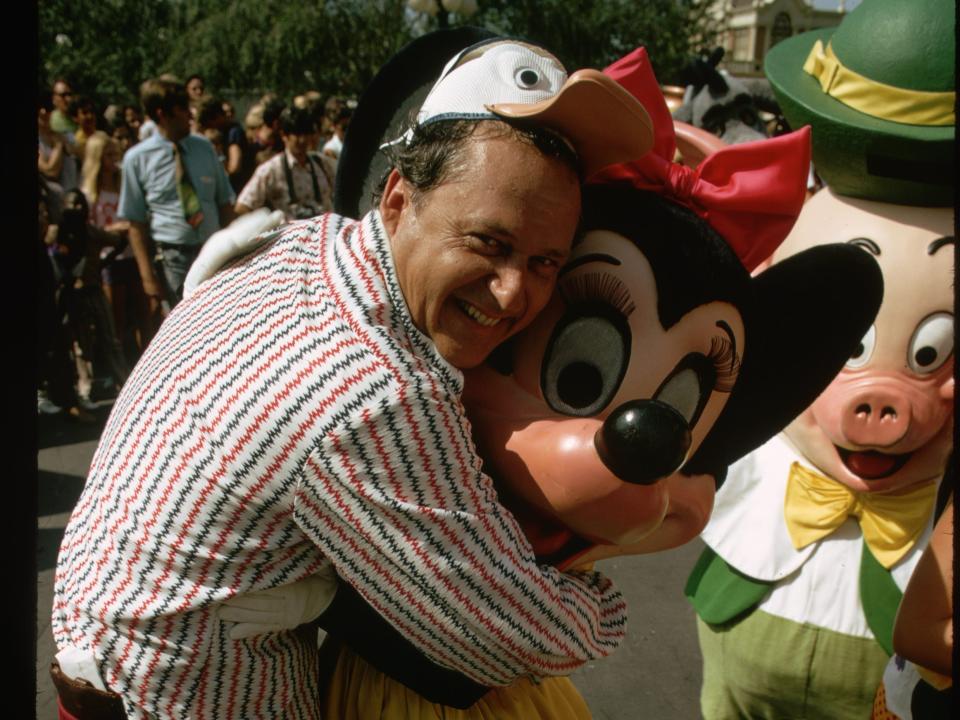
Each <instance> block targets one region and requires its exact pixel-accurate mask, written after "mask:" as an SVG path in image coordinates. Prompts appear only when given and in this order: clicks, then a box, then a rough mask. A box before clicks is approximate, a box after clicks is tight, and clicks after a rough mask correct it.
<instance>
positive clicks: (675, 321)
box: [201, 49, 881, 718]
mask: <svg viewBox="0 0 960 720" xmlns="http://www.w3.org/2000/svg"><path fill="white" fill-rule="evenodd" d="M399 57H400V59H399V60H398V59H396V58H395V59H394V61H393V65H392V70H391V69H390V67H389V66H388V68H385V71H384V72H385V73H388V75H389V77H390V78H391V80H392V81H393V82H396V81H397V79H398V78H399V77H402V75H403V73H397V72H396V67H397V65H398V64H400V63H402V61H403V58H402V53H401V56H399ZM419 57H420V58H422V54H421V55H420V56H419ZM421 62H422V60H421ZM606 73H607V74H608V75H609V76H610V77H613V78H616V79H617V80H618V81H619V82H621V83H622V84H623V85H624V86H625V87H626V88H627V89H628V90H630V92H631V93H632V94H634V95H635V96H636V97H637V98H638V99H640V100H641V102H642V103H643V105H644V106H645V107H646V108H647V110H648V112H649V113H650V115H651V117H652V119H653V128H654V135H655V139H654V150H653V151H652V152H651V153H650V154H649V155H648V156H647V157H645V158H644V159H642V160H640V161H637V162H634V163H629V164H625V165H619V166H615V167H611V168H609V169H608V170H607V171H605V172H602V173H599V174H595V175H594V176H593V177H592V178H590V181H589V182H588V184H587V186H586V187H585V190H584V222H583V229H584V237H583V239H582V241H580V242H579V244H577V245H576V246H575V248H574V251H573V254H572V257H571V258H570V261H569V262H568V263H567V265H566V266H565V268H564V269H563V270H562V271H561V274H560V278H559V281H558V286H557V291H556V293H555V294H554V297H553V299H552V300H551V302H550V303H549V304H548V305H547V307H546V309H545V310H544V311H543V312H542V313H541V315H540V316H539V317H538V318H537V319H536V320H535V321H534V323H533V324H532V325H531V326H530V327H529V328H527V329H526V330H525V331H523V332H522V333H520V334H519V335H518V336H516V338H515V339H513V340H512V341H510V342H508V343H507V344H506V345H504V346H503V347H501V348H500V350H499V351H498V352H497V353H495V355H494V356H493V357H492V358H491V360H490V362H488V363H487V364H485V365H482V366H480V367H478V368H475V369H473V370H470V371H467V372H466V373H465V389H464V396H463V398H464V403H465V406H466V407H467V409H468V413H469V416H470V420H471V424H472V429H473V434H474V440H475V442H476V444H477V447H478V449H479V451H480V453H481V456H482V457H483V459H484V470H485V472H487V473H489V475H490V476H491V477H492V478H493V480H494V482H495V486H496V488H497V491H498V493H499V495H500V498H501V500H502V501H503V503H504V504H505V505H506V506H507V507H508V508H509V509H510V510H511V512H513V513H514V515H515V516H516V517H517V518H518V520H519V521H520V523H521V526H522V527H523V529H524V532H525V533H526V535H527V537H528V539H529V540H530V542H531V544H532V546H533V549H534V551H535V553H536V554H537V557H538V558H539V559H540V561H541V562H543V563H550V564H553V565H554V566H556V567H557V568H558V569H560V570H562V571H565V572H568V571H575V570H574V569H575V568H577V567H583V566H585V565H588V564H589V563H592V562H593V561H595V560H598V559H602V558H605V557H612V556H615V555H621V554H629V553H641V552H654V551H657V550H662V549H667V548H670V547H676V546H678V545H680V544H682V543H684V542H686V541H687V540H689V539H690V538H692V537H693V536H694V535H695V534H696V533H697V532H699V530H700V529H701V528H702V527H703V524H704V523H705V522H706V519H707V517H708V516H709V512H710V507H711V504H712V498H713V493H714V488H715V478H722V477H723V474H724V472H725V468H726V466H727V465H728V464H729V463H730V462H732V461H734V460H735V459H736V458H738V457H740V456H741V455H743V454H744V453H746V452H748V451H749V450H751V449H753V448H755V447H756V446H758V445H760V444H762V443H763V442H764V441H765V440H766V439H768V438H769V437H770V436H771V435H773V434H774V433H775V432H777V431H778V430H779V429H780V428H782V427H783V426H784V425H785V424H786V423H787V422H788V421H789V420H790V419H791V418H792V417H793V416H794V415H796V413H797V412H799V411H800V410H801V409H802V408H803V407H804V406H805V405H807V404H808V403H809V402H810V400H811V399H812V398H813V397H815V396H816V395H817V394H818V393H819V392H820V390H822V388H823V387H825V385H826V383H827V382H828V381H829V378H830V377H832V376H833V374H834V373H835V372H836V371H837V369H838V368H839V367H840V366H841V365H842V363H843V361H844V359H845V358H846V356H847V355H848V354H849V352H851V351H852V348H853V347H854V345H855V344H856V340H857V338H858V337H859V336H860V335H861V334H862V331H863V329H865V328H866V327H867V326H868V325H869V323H870V321H871V320H872V317H873V315H874V313H875V311H876V308H877V307H878V305H879V301H880V295H881V284H880V280H879V274H878V271H877V269H876V265H875V263H874V262H873V261H872V260H870V259H869V258H868V257H866V256H865V255H864V254H863V253H860V252H859V251H856V250H854V249H852V248H847V247H843V246H833V247H825V248H818V249H816V250H812V251H809V252H806V253H801V254H799V255H798V256H797V257H796V258H795V259H793V260H792V261H791V262H788V263H784V264H783V265H781V266H779V267H778V268H776V269H775V270H773V271H770V272H767V273H764V274H762V275H760V276H759V277H757V278H750V276H749V273H748V270H749V269H751V268H752V267H754V266H755V265H756V263H757V262H759V260H760V259H762V258H763V257H765V256H766V255H768V254H769V253H770V252H771V251H772V250H773V248H775V247H776V246H777V245H778V244H779V242H780V241H781V240H782V239H783V238H784V237H785V236H786V234H787V232H788V231H789V229H790V227H791V226H792V224H793V222H794V219H795V217H796V214H797V212H798V211H799V209H800V206H801V204H802V201H803V197H804V193H805V181H806V177H807V167H808V163H809V147H808V136H807V133H806V132H800V133H795V134H793V135H790V136H785V137H783V138H780V139H778V140H771V141H763V142H760V143H754V144H747V145H742V146H739V147H737V148H731V149H728V150H723V151H721V152H720V153H717V154H716V155H714V156H712V157H710V158H708V159H707V160H706V161H705V162H704V163H703V164H702V166H701V167H700V168H698V169H697V170H692V169H690V168H686V167H682V166H680V165H678V164H675V163H674V162H673V156H674V150H675V142H674V133H673V125H672V122H671V119H670V116H669V111H668V110H667V107H666V104H665V102H664V100H663V97H662V95H661V93H660V90H659V88H658V86H657V84H656V80H655V78H654V76H653V73H652V71H651V70H650V67H649V63H648V61H647V58H646V54H645V52H644V51H643V50H642V49H641V50H638V51H636V52H634V53H631V54H630V55H629V56H627V57H625V58H624V59H622V60H621V61H619V62H617V63H615V64H614V65H613V66H611V67H610V68H608V69H607V71H606ZM378 81H380V82H382V81H383V77H382V76H381V77H380V78H378ZM378 81H375V83H374V86H376V84H377V82H378ZM368 95H369V97H370V98H374V99H373V100H370V99H369V98H368ZM368 95H365V96H364V98H363V99H361V102H360V106H359V107H358V110H357V114H356V116H355V118H356V119H355V121H354V123H353V125H352V126H351V130H350V132H349V133H348V135H347V140H346V144H345V148H344V155H343V160H342V162H348V161H349V160H350V158H363V159H362V160H360V161H356V162H358V163H359V165H360V167H359V168H358V167H356V166H353V167H351V165H350V164H349V162H348V164H347V165H342V166H341V167H343V168H345V169H344V170H343V171H342V173H343V174H341V175H340V176H339V178H338V203H339V204H340V208H341V210H342V211H344V212H349V213H351V214H359V212H360V211H361V210H362V207H361V205H360V202H361V198H362V196H363V190H362V188H363V187H364V186H365V185H369V184H370V182H371V180H370V177H369V176H370V173H371V169H370V168H371V166H372V165H373V164H374V161H373V158H374V152H373V151H371V150H370V148H371V147H372V148H374V149H375V148H376V147H377V146H379V145H380V142H381V140H382V139H383V138H387V139H389V138H391V137H396V136H397V135H398V134H399V133H398V132H397V130H396V128H394V127H390V126H389V125H387V124H386V123H384V124H383V125H381V126H380V127H377V126H376V122H375V121H369V122H370V125H371V127H370V128H369V129H367V130H361V131H355V130H356V128H361V129H362V128H364V127H367V126H366V125H365V123H366V122H368V118H373V117H376V118H383V117H386V118H389V117H391V113H390V112H383V110H382V108H373V107H372V106H371V105H370V103H371V102H375V101H376V98H378V97H382V96H381V95H380V94H377V93H374V92H371V93H368ZM374 109H376V110H377V112H374ZM367 113H370V114H367ZM401 114H402V113H399V112H394V113H393V116H394V117H396V116H397V115H401ZM364 132H365V133H369V136H367V135H364V134H361V133H364ZM704 218H705V219H704ZM257 242H259V240H255V241H253V243H252V244H253V245H255V244H256V243H257ZM240 244H241V245H245V243H244V242H241V243H240ZM216 252H217V249H216V247H211V249H210V251H209V253H210V254H215V253H216ZM201 259H203V258H201ZM244 262H246V260H245V259H241V260H240V262H239V266H241V267H242V265H243V263H244ZM236 267H237V265H234V266H232V267H231V268H230V269H227V270H226V271H225V272H234V271H235V268H236ZM841 279H844V280H846V289H844V290H841V295H843V296H845V297H847V298H849V299H850V300H851V301H852V300H853V298H857V299H858V300H859V301H861V303H860V307H859V310H858V311H856V312H853V313H844V314H843V315H842V316H841V315H838V314H837V313H835V312H834V311H833V300H832V299H831V300H828V299H826V293H825V290H826V289H827V288H828V287H832V286H833V285H834V284H836V283H839V282H840V280H841ZM798 332H799V333H801V334H802V335H805V336H808V337H814V336H817V337H819V338H821V340H822V342H821V343H820V344H819V345H818V346H817V347H816V349H815V351H814V353H813V354H812V355H809V356H807V357H806V358H805V359H800V358H797V357H795V356H794V355H792V354H791V353H790V352H788V348H790V347H791V345H792V343H793V342H794V337H795V335H794V334H795V333H798ZM785 378H786V379H788V382H786V383H784V379H785ZM288 590H289V591H290V592H289V595H288V596H287V597H290V596H293V595H295V594H296V592H297V591H296V589H295V588H289V589H288ZM282 595H283V592H282V591H280V590H278V591H268V593H263V594H258V595H257V596H256V597H250V598H244V597H243V596H240V597H238V598H236V599H235V600H233V601H231V602H230V603H229V604H228V606H227V607H225V608H224V609H223V610H222V611H221V617H222V618H228V619H232V620H235V621H239V622H240V623H241V625H238V627H243V630H242V631H243V632H250V631H257V630H258V629H260V630H262V629H263V628H265V627H269V626H271V625H275V624H276V623H278V622H280V618H281V616H282V615H283V607H284V604H285V602H286V597H281V596H282ZM271 596H272V597H273V598H275V599H276V601H275V602H273V608H272V609H267V608H268V606H270V605H271ZM338 603H339V604H340V606H341V607H343V605H345V604H348V603H349V604H350V605H351V608H352V609H351V612H352V613H356V617H360V616H363V617H365V618H366V619H365V620H364V621H363V623H362V624H363V626H364V628H363V630H364V631H365V632H358V631H357V628H356V624H357V623H356V621H354V627H352V628H345V627H344V626H343V622H344V620H343V617H344V616H343V615H340V616H339V617H331V615H330V610H328V611H327V612H325V613H323V614H321V615H320V616H319V618H318V622H319V624H320V625H321V626H322V627H323V628H324V629H326V630H327V631H328V633H329V637H328V640H327V642H328V643H329V644H330V646H332V647H333V648H334V650H335V652H336V653H337V656H336V658H335V663H336V665H335V668H334V669H333V671H332V674H331V675H330V677H328V678H327V680H326V683H327V686H326V690H325V692H324V711H325V713H326V714H327V715H328V716H329V717H338V718H339V717H350V718H353V717H362V718H379V717H415V718H420V717H437V716H439V715H441V714H443V716H444V717H463V718H470V717H476V718H480V717H498V718H500V717H516V718H536V717H539V718H586V717H589V716H590V715H589V710H588V709H587V708H586V706H585V704H584V703H583V700H582V698H580V696H579V694H578V693H577V692H576V690H575V689H574V688H573V686H572V684H571V683H570V681H569V680H568V679H567V678H565V677H552V678H548V679H544V680H541V681H539V682H535V681H531V680H530V679H526V678H521V679H520V680H517V681H515V682H513V683H512V684H510V685H507V686H498V687H492V688H488V687H484V685H483V683H481V682H478V681H479V680H480V678H478V677H477V676H476V674H475V673H472V672H471V671H470V668H469V667H466V666H461V667H455V668H450V667H449V666H446V665H445V664H442V665H444V667H440V666H438V665H436V664H434V663H432V662H430V661H428V660H426V659H424V658H423V657H422V656H421V655H420V653H419V652H418V651H417V650H416V648H415V646H414V645H412V644H408V643H406V642H405V641H403V640H402V639H398V638H397V637H396V633H395V632H394V631H393V630H392V629H390V628H389V626H388V625H387V624H386V623H384V622H382V621H381V620H379V619H378V618H377V616H376V614H375V613H370V614H368V615H361V614H362V613H363V612H365V611H364V610H363V608H358V607H357V605H358V603H357V597H356V595H355V593H352V591H351V590H350V588H349V586H347V585H346V584H344V583H341V585H340V588H339V589H338V590H337V592H336V595H335V598H334V602H333V604H332V605H331V609H333V608H334V607H335V606H336V605H337V604H338ZM337 612H339V611H337ZM312 617H313V616H312V615H310V614H303V615H301V616H300V617H298V618H296V620H295V621H294V622H292V623H290V624H291V625H292V624H296V621H306V620H309V619H311V618H312ZM288 622H289V619H288ZM258 626H259V627H258ZM361 636H364V637H361ZM478 650H480V651H482V650H483V649H482V648H478ZM451 669H452V670H455V671H457V672H458V673H463V674H464V675H466V676H467V679H466V680H465V681H463V680H455V678H456V677H457V676H456V675H455V674H454V673H451ZM392 678H397V680H399V682H398V681H397V680H395V679H392ZM451 682H456V683H457V684H456V686H455V687H453V686H451V685H450V683H451ZM437 702H439V703H440V704H441V706H438V705H434V704H433V703H437ZM442 706H446V707H442ZM451 706H456V707H458V708H461V710H459V711H457V710H453V709H452V707H451Z"/></svg>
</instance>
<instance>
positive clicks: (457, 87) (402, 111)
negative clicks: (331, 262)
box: [334, 28, 653, 217]
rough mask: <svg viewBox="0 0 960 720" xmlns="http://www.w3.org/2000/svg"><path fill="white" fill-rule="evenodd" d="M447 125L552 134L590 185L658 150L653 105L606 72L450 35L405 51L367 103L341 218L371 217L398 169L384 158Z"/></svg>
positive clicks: (464, 33) (342, 183)
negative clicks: (575, 68)
mask: <svg viewBox="0 0 960 720" xmlns="http://www.w3.org/2000/svg"><path fill="white" fill-rule="evenodd" d="M451 48H455V49H453V50H451ZM425 77H429V81H427V82H425V81H424V79H425ZM414 113H415V119H414V121H413V127H408V126H409V125H410V123H409V120H410V117H411V116H412V115H414ZM443 120H478V121H479V120H503V121H506V122H510V123H514V124H532V125H536V126H539V127H543V128H546V129H548V130H550V131H552V132H554V133H556V134H557V135H558V136H560V137H561V138H562V139H563V140H564V141H565V142H567V144H569V145H570V146H571V147H572V149H573V150H574V151H575V152H576V154H577V156H578V158H579V161H580V165H581V169H582V171H583V174H584V176H585V177H589V176H590V175H592V174H594V173H595V172H596V171H598V170H600V169H602V168H603V167H606V166H607V165H611V164H614V163H617V162H624V161H627V160H633V159H636V158H639V157H641V156H643V155H644V154H646V152H647V151H648V150H649V149H650V148H651V147H652V145H653V126H652V123H651V121H650V117H649V115H648V114H647V112H646V110H645V109H644V107H643V105H641V104H640V102H639V101H638V100H636V99H635V98H634V97H633V96H632V95H630V93H628V92H627V91H626V90H624V88H623V87H621V86H620V85H619V84H618V83H616V82H615V81H613V80H611V79H610V78H607V77H605V76H603V74H602V73H600V72H597V71H594V70H581V71H579V72H577V73H574V74H573V75H572V76H568V75H567V71H566V69H565V68H564V67H563V65H562V64H561V63H560V61H559V60H558V59H557V58H556V57H554V56H553V55H552V54H551V53H549V52H547V51H546V50H544V49H543V48H541V47H539V46H536V45H533V44H531V43H528V42H524V41H521V40H514V39H507V38H502V37H498V36H494V35H491V34H490V33H488V32H487V31H484V30H481V29H479V28H456V29H454V30H441V31H437V32H433V33H429V34H428V35H424V36H422V37H420V38H417V39H416V40H414V41H413V42H411V43H410V44H409V45H407V46H406V47H404V48H403V49H402V50H400V52H398V53H397V54H396V55H395V56H394V57H393V58H391V60H390V61H388V62H387V63H386V64H385V65H384V66H383V68H382V69H381V70H380V72H379V73H378V74H377V76H376V77H375V78H374V79H373V81H372V82H371V83H370V85H369V86H368V88H367V90H366V91H365V92H364V93H363V96H362V97H361V98H360V101H359V103H358V105H357V109H356V111H355V113H354V116H353V121H352V122H351V125H350V128H349V129H348V131H347V136H346V138H345V139H344V148H343V151H342V152H341V157H340V163H339V167H338V171H337V180H336V188H335V193H334V205H335V207H336V209H337V211H338V212H340V213H342V214H345V215H348V216H351V217H357V216H359V215H360V214H362V213H363V212H365V211H366V210H368V209H370V206H369V204H365V202H366V203H369V200H366V198H367V197H369V196H370V194H371V192H370V191H372V189H373V187H374V185H375V183H376V182H377V181H378V180H379V178H380V176H381V175H382V174H383V173H384V172H385V171H386V170H388V169H389V167H390V164H389V161H388V160H387V158H386V157H385V156H384V154H383V153H382V152H378V150H380V149H382V148H385V147H387V146H390V145H398V144H401V143H406V142H409V140H410V139H411V138H412V137H413V133H414V130H415V128H416V127H417V126H421V127H422V126H426V125H429V124H430V123H434V122H439V121H443Z"/></svg>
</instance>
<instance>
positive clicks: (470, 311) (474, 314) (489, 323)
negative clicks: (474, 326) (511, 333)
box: [457, 299, 503, 327]
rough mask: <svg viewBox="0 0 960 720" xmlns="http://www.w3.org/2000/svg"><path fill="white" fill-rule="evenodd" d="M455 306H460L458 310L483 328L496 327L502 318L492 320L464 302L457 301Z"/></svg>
mask: <svg viewBox="0 0 960 720" xmlns="http://www.w3.org/2000/svg"><path fill="white" fill-rule="evenodd" d="M457 305H459V306H460V309H461V310H463V311H464V312H465V313H466V314H467V315H469V316H470V317H471V318H473V319H474V320H475V321H476V322H477V323H479V324H480V325H483V326H484V327H493V326H494V325H497V324H498V323H499V322H500V321H501V320H502V319H503V318H492V317H490V316H488V315H485V314H484V313H483V312H481V311H480V310H479V308H477V307H475V306H473V305H471V304H470V303H468V302H467V301H466V300H459V299H458V300H457Z"/></svg>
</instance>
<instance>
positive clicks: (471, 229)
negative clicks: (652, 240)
mask: <svg viewBox="0 0 960 720" xmlns="http://www.w3.org/2000/svg"><path fill="white" fill-rule="evenodd" d="M450 175H451V177H449V178H448V179H447V180H446V181H445V182H444V183H443V184H442V185H439V186H437V187H435V188H434V189H433V190H430V191H429V192H427V193H425V194H423V195H420V196H419V197H415V196H414V194H413V188H412V187H411V186H410V185H409V184H408V183H407V182H406V181H405V180H403V179H402V178H400V175H399V173H397V171H396V170H394V171H393V173H392V174H391V176H390V178H389V180H388V182H387V186H386V189H385V191H384V195H383V198H382V200H381V203H380V211H381V214H382V216H383V221H384V226H385V228H386V230H387V233H388V234H389V236H390V244H391V249H392V251H393V258H394V262H395V264H396V268H397V275H398V278H399V280H400V288H401V290H402V291H403V296H404V298H405V300H406V301H407V306H408V308H409V309H410V314H411V316H412V318H413V322H414V324H415V325H416V326H417V327H418V328H419V329H420V330H421V331H422V332H424V333H425V334H426V335H427V336H429V337H430V339H431V340H432V341H433V343H434V344H435V345H436V347H437V350H438V351H439V352H440V354H441V355H442V356H443V357H444V358H445V359H446V360H447V361H448V362H449V363H451V364H452V365H454V366H455V367H458V368H470V367H475V366H477V365H479V364H480V363H482V362H483V361H484V359H486V357H487V355H489V354H490V352H491V351H492V350H493V349H494V348H495V347H496V346H497V345H499V344H500V343H502V342H503V341H504V340H505V339H506V338H508V337H509V336H511V335H513V334H514V333H516V332H518V331H520V330H521V329H522V328H524V327H526V326H527V325H528V324H529V323H530V321H531V320H533V318H534V317H535V316H536V314H537V313H538V312H540V310H541V309H543V307H544V306H545V305H546V303H547V301H548V300H549V298H550V295H551V293H552V292H553V288H554V284H555V281H556V275H557V270H558V269H559V268H560V266H561V265H563V263H564V261H565V260H566V258H567V255H568V253H569V252H570V246H571V243H572V241H573V237H574V234H575V232H576V227H577V222H578V218H579V215H580V187H579V184H578V181H577V177H576V175H575V174H574V173H573V171H572V170H570V168H568V167H567V166H565V165H564V164H563V163H561V162H560V161H559V160H554V159H551V158H547V157H545V156H543V155H542V154H541V153H540V152H539V151H538V150H536V148H534V147H532V146H530V145H527V144H525V143H523V142H521V141H519V140H517V139H516V138H513V137H496V136H493V135H491V134H490V133H489V131H485V130H482V129H481V130H478V131H477V133H476V134H475V135H474V136H473V137H472V138H470V139H468V140H467V146H466V148H465V149H464V158H463V162H462V164H461V165H460V166H459V167H455V168H452V169H451V173H450Z"/></svg>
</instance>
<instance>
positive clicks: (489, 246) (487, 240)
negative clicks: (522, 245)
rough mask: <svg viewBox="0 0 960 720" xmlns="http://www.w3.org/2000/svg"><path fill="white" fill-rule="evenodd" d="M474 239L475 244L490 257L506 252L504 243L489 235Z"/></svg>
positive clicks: (478, 236)
mask: <svg viewBox="0 0 960 720" xmlns="http://www.w3.org/2000/svg"><path fill="white" fill-rule="evenodd" d="M473 238H474V243H473V244H474V245H475V246H476V247H477V248H478V249H479V250H480V251H481V252H483V253H486V254H488V255H493V254H501V253H502V252H503V250H504V246H503V243H502V242H500V241H499V240H497V239H496V238H492V237H490V236H489V235H474V236H473Z"/></svg>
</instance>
